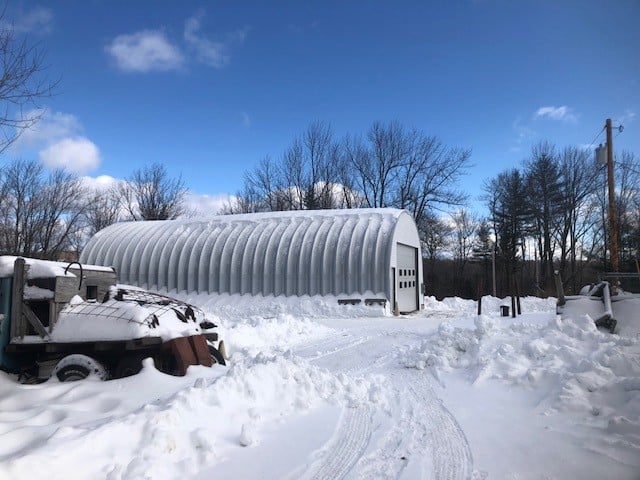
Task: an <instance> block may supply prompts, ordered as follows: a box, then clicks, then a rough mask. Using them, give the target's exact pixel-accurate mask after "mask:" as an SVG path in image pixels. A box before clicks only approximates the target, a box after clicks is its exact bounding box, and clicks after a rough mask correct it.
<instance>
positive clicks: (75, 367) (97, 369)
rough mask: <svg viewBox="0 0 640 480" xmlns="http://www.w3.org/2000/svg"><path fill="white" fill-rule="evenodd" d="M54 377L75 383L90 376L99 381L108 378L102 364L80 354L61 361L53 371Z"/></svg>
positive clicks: (68, 356)
mask: <svg viewBox="0 0 640 480" xmlns="http://www.w3.org/2000/svg"><path fill="white" fill-rule="evenodd" d="M53 375H55V376H56V377H58V380H60V381H61V382H75V381H77V380H84V379H85V378H88V377H90V376H93V377H95V378H97V379H98V380H106V379H107V378H108V374H107V370H106V369H105V368H104V367H103V366H102V364H101V363H100V362H98V361H97V360H95V359H93V358H91V357H88V356H87V355H81V354H78V353H74V354H73V355H67V356H66V357H64V358H63V359H62V360H60V361H59V362H58V364H57V365H56V368H54V369H53V374H52V376H53Z"/></svg>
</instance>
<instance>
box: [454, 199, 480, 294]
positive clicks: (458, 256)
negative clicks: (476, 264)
mask: <svg viewBox="0 0 640 480" xmlns="http://www.w3.org/2000/svg"><path fill="white" fill-rule="evenodd" d="M451 218H452V220H453V225H452V230H453V231H452V239H453V241H452V242H451V250H452V252H451V253H452V254H453V264H454V275H453V283H454V289H455V292H454V293H455V295H459V294H460V288H461V284H462V280H463V277H464V270H465V267H466V266H467V263H468V261H469V257H470V256H471V254H472V251H473V246H474V237H475V234H476V231H477V229H478V223H479V222H478V219H477V217H476V216H475V215H474V214H472V213H469V211H468V210H467V209H465V208H463V209H460V210H458V211H457V212H455V213H453V214H452V215H451Z"/></svg>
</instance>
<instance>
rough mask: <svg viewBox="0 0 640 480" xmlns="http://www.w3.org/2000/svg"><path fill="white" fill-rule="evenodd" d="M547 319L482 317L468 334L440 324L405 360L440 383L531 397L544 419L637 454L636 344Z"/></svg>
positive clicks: (586, 321) (586, 320) (583, 323)
mask: <svg viewBox="0 0 640 480" xmlns="http://www.w3.org/2000/svg"><path fill="white" fill-rule="evenodd" d="M549 317H551V319H550V320H548V321H547V322H543V323H542V324H540V320H542V319H543V318H545V316H542V315H532V316H530V317H527V316H524V315H523V316H522V317H519V319H518V323H514V321H513V320H512V319H510V318H509V319H501V318H499V317H491V316H486V315H481V316H476V317H475V321H474V323H475V328H473V329H468V328H458V327H454V326H453V325H452V324H451V323H450V322H443V323H442V324H441V325H440V327H439V329H438V332H437V333H436V334H434V335H433V336H432V337H431V338H429V339H427V340H425V341H423V342H422V344H421V346H420V347H418V348H413V349H407V350H406V351H405V352H404V353H403V354H402V360H403V362H404V364H405V365H406V366H407V367H414V368H418V369H429V370H430V371H431V372H432V373H433V374H434V375H435V376H436V377H437V378H440V374H441V372H448V371H452V370H454V369H464V370H465V371H466V372H467V374H468V375H469V376H470V377H471V380H472V382H474V383H478V382H484V381H487V380H488V379H497V380H499V381H503V382H507V383H508V384H510V385H518V386H521V387H524V388H527V389H532V390H536V392H537V393H536V394H537V395H539V396H541V398H542V400H541V403H543V404H544V405H546V406H547V408H548V409H549V412H552V411H565V412H569V411H571V412H574V413H576V414H578V415H581V416H582V417H583V420H584V421H585V423H587V424H589V425H592V426H596V427H598V428H601V429H604V430H606V431H607V432H608V433H610V434H613V435H616V434H618V435H623V436H624V442H625V443H626V445H628V446H629V445H631V446H632V447H633V449H634V450H637V452H638V453H640V341H639V340H638V339H635V338H628V337H621V336H618V335H611V334H609V333H604V332H601V331H599V330H598V329H597V328H596V327H595V324H594V322H593V320H592V319H591V317H589V316H588V315H583V316H581V317H579V318H568V319H564V320H560V318H559V317H556V316H555V315H552V314H548V315H547V316H546V318H549ZM527 318H529V320H533V321H531V322H529V323H526V322H527ZM632 431H634V432H635V433H634V434H628V433H629V432H632ZM638 466H640V462H639V465H638Z"/></svg>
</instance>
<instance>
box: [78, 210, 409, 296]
mask: <svg viewBox="0 0 640 480" xmlns="http://www.w3.org/2000/svg"><path fill="white" fill-rule="evenodd" d="M402 216H405V217H408V214H407V213H406V212H404V211H402V210H395V209H360V210H330V211H297V212H275V213H262V214H246V215H229V216H218V217H213V218H211V219H209V220H206V221H202V220H170V221H153V222H124V223H118V224H115V225H111V226H110V227H107V228H105V229H104V230H102V231H100V232H98V234H96V236H94V237H93V238H92V239H91V240H90V241H89V243H88V244H87V246H86V247H85V249H84V251H83V252H82V254H81V256H80V260H81V262H84V263H90V264H98V265H109V266H114V267H115V268H116V270H117V272H118V273H119V278H120V281H121V282H123V283H131V284H134V285H140V286H143V287H147V288H156V289H159V290H168V291H171V290H177V291H187V292H189V293H191V292H193V293H202V292H208V293H229V294H236V293H239V294H253V295H258V294H261V295H287V296H293V295H352V294H365V293H371V294H376V295H384V296H385V297H387V298H388V297H389V291H390V277H389V272H390V268H391V264H392V262H395V259H392V251H394V250H395V249H394V248H392V242H394V241H400V242H402V241H403V240H402V239H399V238H397V236H398V235H397V232H396V225H397V223H398V219H399V218H402ZM403 222H404V223H407V222H406V220H405V219H403ZM404 223H403V224H404ZM411 223H412V221H411ZM403 228H404V227H403ZM411 236H412V237H415V239H417V232H415V235H413V232H412V235H411ZM414 241H415V240H414V238H411V239H409V241H406V240H405V242H404V243H410V244H411V243H414ZM416 246H417V245H416Z"/></svg>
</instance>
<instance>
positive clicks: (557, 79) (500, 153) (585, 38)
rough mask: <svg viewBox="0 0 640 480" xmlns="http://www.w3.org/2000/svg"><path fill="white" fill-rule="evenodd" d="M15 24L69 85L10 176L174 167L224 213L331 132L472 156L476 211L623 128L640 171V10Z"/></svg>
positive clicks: (50, 13)
mask: <svg viewBox="0 0 640 480" xmlns="http://www.w3.org/2000/svg"><path fill="white" fill-rule="evenodd" d="M5 18H6V19H11V20H12V21H13V22H14V26H15V29H16V32H17V33H18V34H21V35H22V34H24V35H27V37H28V38H29V39H30V40H31V41H34V42H40V43H41V45H42V46H44V47H45V48H46V52H47V53H46V59H47V63H49V64H50V69H49V74H50V75H51V76H52V77H58V76H59V77H60V78H61V83H60V86H59V89H58V94H57V95H56V96H55V97H53V98H50V99H46V100H45V101H43V102H42V106H43V107H46V109H47V114H46V115H45V117H44V118H43V121H42V122H41V124H40V125H39V127H38V128H37V129H36V130H34V131H31V132H27V134H25V135H24V136H23V137H22V138H21V140H20V141H19V142H18V144H17V145H15V146H14V147H13V148H12V149H11V150H10V151H8V152H5V154H4V155H3V156H4V158H2V159H0V161H2V162H6V161H7V160H8V159H12V158H15V157H21V158H34V159H40V160H42V161H43V162H44V163H45V164H46V165H56V164H57V163H60V162H61V163H62V164H63V165H65V166H66V167H67V168H69V169H71V170H75V171H76V172H78V173H79V174H81V175H86V176H88V177H91V178H98V177H101V176H108V177H113V178H116V179H118V178H124V177H126V176H129V175H130V174H131V173H132V171H133V170H134V169H136V168H140V167H143V166H144V165H146V164H150V163H152V162H161V163H163V164H165V165H166V166H167V168H168V170H169V172H170V173H171V174H172V175H178V174H182V176H183V179H184V180H185V183H186V185H187V186H188V188H189V189H190V190H191V191H192V192H194V194H197V195H199V196H200V197H198V198H200V200H202V201H203V202H205V203H206V202H207V201H209V202H211V205H213V204H214V203H215V202H214V201H215V200H218V199H220V198H224V196H225V195H228V194H233V193H235V192H236V191H237V190H238V189H239V188H240V187H241V185H242V176H243V173H244V172H245V171H246V170H248V169H250V168H252V167H253V166H255V165H256V164H257V163H258V162H259V161H260V160H261V159H262V158H263V157H264V156H265V155H271V156H273V157H278V156H279V155H280V154H281V153H282V152H283V151H284V149H285V148H286V147H287V146H288V145H289V144H290V142H291V141H292V139H293V138H294V137H295V136H296V135H299V134H300V133H302V132H303V131H304V130H305V129H306V128H307V126H308V125H309V124H310V123H311V122H312V121H315V120H322V121H326V122H328V123H330V124H331V126H332V128H333V131H334V133H335V134H336V137H340V136H342V135H343V134H345V133H347V132H348V133H352V134H354V133H356V134H357V133H364V132H366V130H367V129H368V128H369V126H370V125H371V123H372V122H374V121H376V120H380V121H383V122H386V121H394V120H396V121H399V122H400V123H402V124H404V125H406V126H407V127H416V128H418V129H421V130H423V131H424V132H425V133H427V134H432V135H437V136H438V137H439V138H440V139H441V140H443V141H444V142H445V143H446V144H448V145H450V146H455V147H464V148H470V149H472V161H473V163H474V164H475V167H474V168H473V169H472V171H471V173H470V175H469V176H468V177H466V178H465V179H464V181H463V187H464V189H465V190H466V191H467V192H468V193H469V194H470V195H471V196H472V197H474V196H477V195H480V194H481V185H482V182H483V180H485V179H487V178H490V177H492V176H495V175H496V174H497V173H499V172H500V171H502V170H504V169H506V168H509V167H512V166H519V165H520V164H521V161H522V160H523V159H524V158H526V156H527V154H528V152H529V150H530V148H531V146H532V145H533V144H535V143H536V142H538V141H540V140H549V141H552V142H554V143H555V144H556V145H558V146H559V147H563V146H566V145H577V146H581V145H584V146H588V145H590V144H591V143H592V142H593V140H594V137H596V135H597V134H598V133H599V132H600V131H601V129H602V127H603V126H604V122H605V119H606V118H607V117H610V118H613V119H614V123H615V124H616V125H617V124H619V123H622V124H623V125H624V127H625V130H624V132H623V133H622V134H620V135H618V136H616V138H615V143H614V145H615V149H616V150H620V149H626V150H629V151H632V152H634V153H635V154H636V156H638V155H640V119H639V118H638V116H637V114H638V113H640V50H639V46H640V28H638V25H640V1H638V0H612V1H609V2H604V1H596V0H575V1H570V0H567V1H562V0H556V1H544V0H540V1H527V0H524V1H498V0H495V1H494V0H476V1H472V0H466V1H463V0H459V1H458V0H451V1H447V2H442V1H438V2H430V1H401V0H398V1H384V2H383V1H372V2H364V1H357V2H356V1H342V2H338V1H329V0H326V1H308V2H302V1H300V2H297V1H286V2H285V1H283V2H277V1H272V2H265V1H256V2H243V1H233V2H229V1H227V2H223V1H206V2H205V1H183V2H169V1H154V2H151V1H142V0H140V1H136V2H128V1H110V2H107V1H99V0H94V1H73V0H64V1H59V2H50V3H45V2H31V1H10V2H9V3H8V6H7V11H6V14H5ZM597 140H598V141H604V135H603V134H602V135H600V137H598V139H597ZM103 180H104V178H103ZM202 196H204V197H202ZM194 198H195V197H194Z"/></svg>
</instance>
